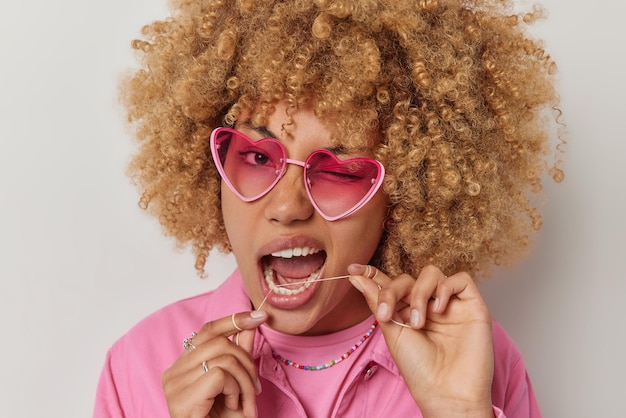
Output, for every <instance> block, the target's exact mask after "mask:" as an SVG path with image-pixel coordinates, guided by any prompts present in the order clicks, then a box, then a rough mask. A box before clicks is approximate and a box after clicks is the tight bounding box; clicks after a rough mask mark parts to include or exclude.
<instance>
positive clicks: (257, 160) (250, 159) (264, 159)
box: [239, 150, 270, 165]
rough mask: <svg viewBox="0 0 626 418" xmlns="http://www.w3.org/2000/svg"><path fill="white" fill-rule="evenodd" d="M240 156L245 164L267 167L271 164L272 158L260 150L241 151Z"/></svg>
mask: <svg viewBox="0 0 626 418" xmlns="http://www.w3.org/2000/svg"><path fill="white" fill-rule="evenodd" d="M239 155H240V157H241V159H242V160H243V162H244V163H246V164H250V165H266V164H268V163H269V162H270V157H268V156H267V155H265V154H264V153H263V152H261V151H258V150H249V151H240V152H239Z"/></svg>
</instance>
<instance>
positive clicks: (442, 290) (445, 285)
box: [432, 273, 483, 313]
mask: <svg viewBox="0 0 626 418" xmlns="http://www.w3.org/2000/svg"><path fill="white" fill-rule="evenodd" d="M451 298H457V299H460V300H476V301H478V302H480V303H481V304H482V303H483V302H482V301H483V299H482V296H481V294H480V292H479V290H478V287H477V286H476V284H475V283H474V280H473V279H472V277H471V276H470V275H469V274H467V273H457V274H455V275H453V276H450V277H448V278H447V279H446V280H444V281H442V282H440V283H439V285H438V286H437V290H436V298H435V303H434V304H433V308H432V309H433V312H435V313H442V312H444V311H445V310H446V308H447V307H448V304H449V302H450V299H451Z"/></svg>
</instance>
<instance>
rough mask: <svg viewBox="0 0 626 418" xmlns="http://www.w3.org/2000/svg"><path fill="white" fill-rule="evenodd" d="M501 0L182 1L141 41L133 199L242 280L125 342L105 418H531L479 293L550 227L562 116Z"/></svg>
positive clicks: (154, 319)
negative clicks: (554, 129)
mask: <svg viewBox="0 0 626 418" xmlns="http://www.w3.org/2000/svg"><path fill="white" fill-rule="evenodd" d="M510 6H511V5H510V4H508V3H507V2H502V1H493V2H480V3H479V4H475V3H473V2H469V1H468V2H456V1H446V2H443V1H442V2H437V1H401V2H397V1H393V2H391V1H390V2H382V1H381V2H376V1H365V0H363V1H356V2H355V1H331V0H317V1H312V2H309V1H304V2H302V1H297V0H293V1H273V2H255V1H234V0H233V1H229V0H226V1H203V0H188V1H179V2H177V3H176V4H175V6H174V14H173V16H172V17H171V18H170V19H168V20H166V21H163V22H155V23H153V24H151V25H149V26H147V27H146V28H144V36H145V39H144V40H142V41H135V43H134V47H135V48H136V49H138V50H141V51H142V52H143V67H142V68H141V69H140V70H139V71H137V72H136V73H135V74H133V75H132V76H131V77H130V78H128V79H127V80H126V81H125V82H124V84H123V88H122V94H123V99H124V103H125V104H126V106H127V108H128V112H129V118H130V120H131V121H132V122H133V123H134V124H135V126H136V132H137V137H138V138H139V140H140V150H139V153H138V154H137V155H136V156H135V158H134V160H133V162H132V164H131V167H130V174H131V176H132V177H133V178H134V179H135V180H136V182H137V184H138V186H139V187H140V189H141V190H142V198H141V201H140V205H141V206H142V207H143V208H146V209H149V210H150V211H151V212H153V213H154V214H155V215H157V216H158V217H159V219H160V221H161V223H162V225H163V227H164V229H165V231H166V232H167V233H168V234H169V235H171V236H173V237H174V238H175V239H176V240H177V241H178V242H179V243H180V244H187V243H190V244H191V246H192V248H193V250H194V252H195V255H196V268H197V269H198V271H199V273H200V274H204V264H205V261H206V258H207V256H208V254H209V252H210V251H211V250H212V249H214V248H217V249H220V250H223V251H232V252H233V254H234V256H235V259H236V261H237V267H238V269H237V270H236V271H235V272H234V273H233V275H232V276H231V277H230V278H228V279H227V280H226V281H225V282H224V283H223V284H222V285H221V286H220V287H219V288H218V289H216V290H215V291H213V292H208V293H206V294H203V295H199V296H196V297H192V298H190V299H186V300H183V301H179V302H176V303H174V304H172V305H170V306H167V307H165V308H163V309H162V310H160V311H158V312H156V313H154V314H153V315H151V316H149V317H148V318H146V319H145V320H144V321H142V322H141V323H140V324H138V325H137V326H136V327H134V328H133V329H132V330H131V331H130V332H129V333H128V334H127V335H125V336H124V337H122V338H121V339H120V340H119V341H118V342H116V343H115V345H114V346H113V347H112V348H111V350H110V351H109V354H108V357H107V363H106V365H105V368H104V370H103V374H102V377H101V380H100V385H99V389H98V395H97V401H96V410H95V416H97V417H108V416H150V417H158V416H168V414H169V416H172V417H205V416H220V417H227V416H246V417H254V416H261V417H294V416H309V417H330V416H337V417H357V416H358V417H362V416H374V417H378V416H385V417H388V416H424V417H435V416H444V417H455V416H463V417H487V416H489V417H491V416H500V417H504V416H508V417H526V416H528V417H536V416H540V413H539V409H538V407H537V404H536V401H535V398H534V395H533V393H532V388H531V385H530V382H529V381H528V377H527V374H526V371H525V368H524V365H523V360H522V358H521V356H520V354H519V352H518V351H517V349H516V348H515V346H514V344H513V342H512V341H511V340H510V339H509V338H508V337H507V336H506V334H505V332H504V331H503V330H502V328H501V327H500V326H499V325H498V324H497V323H496V322H493V321H492V320H491V318H490V316H489V311H488V309H487V307H486V305H485V303H484V301H483V300H482V298H481V296H480V293H479V292H478V290H477V287H476V284H475V281H474V279H475V278H479V277H481V276H487V275H488V274H489V273H490V267H491V266H493V265H494V264H496V265H497V264H506V263H510V262H513V261H515V260H516V259H518V258H519V257H520V255H521V254H523V253H524V252H525V250H526V249H527V246H528V235H529V234H530V233H531V232H533V231H534V230H536V229H538V228H539V226H540V217H539V215H538V214H537V213H536V212H535V209H534V207H533V206H532V205H531V203H530V199H531V198H532V197H533V194H535V193H536V192H538V191H539V190H540V188H541V176H542V174H543V172H544V171H545V166H546V154H547V153H548V150H549V141H548V130H547V129H548V127H546V126H545V119H544V117H545V115H546V113H545V111H546V110H551V109H555V108H556V106H557V104H558V100H557V95H556V93H555V91H554V86H553V73H554V63H553V62H552V61H551V60H550V59H549V57H547V56H546V55H545V53H544V51H543V49H542V47H541V44H540V43H539V42H537V41H534V40H532V39H530V38H529V37H528V36H527V35H526V34H525V32H524V25H525V24H526V23H529V22H532V21H533V20H534V19H536V18H537V16H536V15H526V16H515V15H511V14H510ZM536 14H538V12H536ZM525 22H526V23H525ZM553 175H554V176H555V179H557V180H560V177H561V172H560V170H558V168H557V167H556V166H555V167H554V168H553ZM191 331H195V332H193V333H191V334H190V332H191ZM181 341H184V342H183V344H182V345H181Z"/></svg>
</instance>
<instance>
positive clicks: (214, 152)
mask: <svg viewBox="0 0 626 418" xmlns="http://www.w3.org/2000/svg"><path fill="white" fill-rule="evenodd" d="M222 132H228V133H229V134H230V135H231V136H232V135H240V136H242V137H243V138H244V139H246V140H248V141H250V142H251V143H255V142H260V141H272V142H274V143H276V144H277V145H278V146H279V148H280V150H281V152H282V158H281V161H280V162H281V163H282V167H281V169H280V172H279V173H278V174H277V176H276V179H274V181H273V182H272V183H271V185H270V186H268V187H267V188H266V189H265V190H263V192H261V193H259V194H257V195H255V196H252V197H245V196H243V195H242V194H241V193H239V191H237V189H236V188H235V186H234V185H233V184H232V183H231V181H230V179H229V178H228V176H227V175H226V173H225V170H224V167H223V166H222V163H221V161H220V157H219V144H218V143H217V137H218V136H219V134H220V133H222ZM209 142H210V147H211V156H212V157H213V162H214V163H215V167H216V168H217V171H218V172H219V173H220V176H221V177H222V180H224V183H226V185H227V186H228V188H229V189H230V190H231V191H232V192H233V193H234V194H235V195H236V196H237V197H238V198H239V199H241V200H243V201H244V202H252V201H255V200H257V199H260V198H261V197H263V196H265V195H266V194H268V193H269V192H270V191H271V190H272V189H273V188H274V186H276V184H277V183H278V182H279V181H280V179H282V178H283V176H284V175H285V173H286V172H287V165H288V164H293V165H297V166H300V167H302V168H303V173H302V178H303V182H304V189H305V190H306V194H307V197H308V198H309V201H310V202H311V204H312V205H313V207H314V208H315V210H316V212H317V213H319V214H320V216H321V217H322V218H324V219H326V220H327V221H336V220H338V219H341V218H345V217H346V216H349V215H351V214H353V213H354V212H356V211H357V210H359V209H361V208H362V207H363V206H365V205H366V204H367V202H369V201H370V200H371V199H372V197H374V195H375V194H376V192H377V191H378V189H380V186H381V185H382V183H383V180H384V178H385V167H384V166H383V164H382V163H381V162H380V161H378V160H375V159H373V158H360V157H359V158H350V159H348V160H344V161H342V162H349V161H359V160H365V161H368V162H373V163H374V164H375V165H376V166H377V167H378V175H377V176H376V178H375V179H373V182H372V185H373V186H372V187H371V188H370V189H369V191H368V192H367V193H366V194H365V196H363V197H362V198H361V200H359V201H358V202H357V203H356V204H355V205H353V206H352V207H351V208H349V209H348V210H346V211H345V212H342V213H341V214H339V215H335V216H329V215H327V214H325V213H324V212H323V211H322V210H321V208H320V207H319V206H318V204H317V203H316V202H315V199H314V198H313V195H312V193H311V189H310V187H309V184H308V182H307V176H306V174H307V171H308V168H309V164H308V163H309V161H310V160H311V158H312V157H313V156H315V155H317V154H320V153H322V154H327V155H330V156H331V157H332V158H333V159H337V156H336V155H335V154H333V153H332V152H330V151H328V150H325V149H319V150H316V151H313V152H312V153H311V154H309V156H308V157H307V158H306V160H305V161H300V160H294V159H291V158H287V150H286V149H285V147H284V146H283V144H282V143H281V142H280V141H278V140H277V139H275V138H262V139H259V140H258V141H253V140H252V139H251V138H249V137H248V136H247V135H245V134H243V133H241V132H239V131H237V130H235V129H232V128H224V127H219V128H215V129H214V130H213V132H211V138H210V140H209Z"/></svg>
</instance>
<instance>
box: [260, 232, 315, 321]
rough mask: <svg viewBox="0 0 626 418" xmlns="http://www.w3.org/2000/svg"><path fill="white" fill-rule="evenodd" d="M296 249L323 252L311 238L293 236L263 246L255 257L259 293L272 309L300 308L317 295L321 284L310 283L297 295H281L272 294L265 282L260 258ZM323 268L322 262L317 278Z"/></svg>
mask: <svg viewBox="0 0 626 418" xmlns="http://www.w3.org/2000/svg"><path fill="white" fill-rule="evenodd" d="M296 247H311V248H319V249H320V250H322V251H323V250H324V247H323V246H322V245H321V243H320V242H319V241H318V240H316V239H314V238H312V237H307V236H294V237H284V238H278V239H275V240H273V241H271V242H269V243H267V244H265V245H263V246H262V247H261V249H260V250H259V253H258V255H257V260H258V270H259V272H258V280H259V283H260V286H261V291H262V292H263V295H265V296H264V297H266V299H265V303H267V304H269V305H271V306H272V307H274V308H278V309H287V310H291V309H297V308H300V307H302V306H304V305H306V304H307V303H308V302H309V301H310V300H311V299H313V297H315V295H316V294H317V290H318V289H319V287H320V285H321V282H318V281H315V282H313V283H311V285H310V286H309V287H308V288H307V289H306V290H305V291H304V292H302V293H299V294H297V295H281V294H277V293H274V292H273V291H271V290H270V288H269V285H268V284H267V282H266V281H265V275H264V272H263V263H262V258H263V257H265V256H267V255H270V254H272V253H273V252H277V251H281V250H285V249H288V248H296ZM325 267H326V262H324V264H323V265H322V266H321V270H320V275H319V277H323V275H324V268H325Z"/></svg>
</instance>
